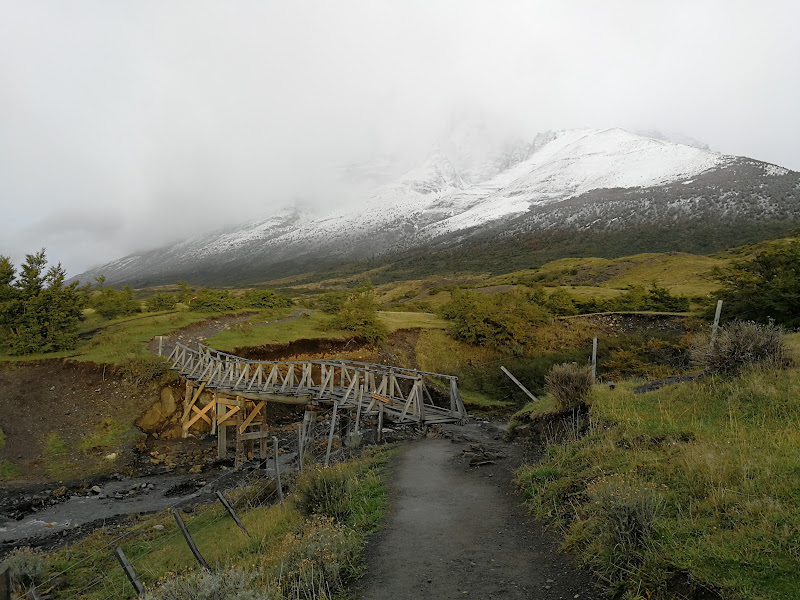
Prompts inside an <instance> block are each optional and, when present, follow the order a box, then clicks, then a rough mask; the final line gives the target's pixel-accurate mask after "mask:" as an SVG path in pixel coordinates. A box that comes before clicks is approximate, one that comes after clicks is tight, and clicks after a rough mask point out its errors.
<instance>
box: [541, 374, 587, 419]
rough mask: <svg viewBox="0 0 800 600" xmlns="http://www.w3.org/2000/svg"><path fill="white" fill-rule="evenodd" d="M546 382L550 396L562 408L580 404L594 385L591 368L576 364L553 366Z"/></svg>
mask: <svg viewBox="0 0 800 600" xmlns="http://www.w3.org/2000/svg"><path fill="white" fill-rule="evenodd" d="M545 381H546V382H547V387H548V389H549V391H550V395H552V396H553V397H554V398H555V399H556V401H557V402H558V403H559V405H560V406H561V407H562V408H568V407H570V406H574V405H576V404H578V403H579V402H580V401H581V400H582V399H583V398H585V397H586V395H587V394H588V393H589V391H590V390H591V389H592V385H593V384H594V381H593V379H592V372H591V370H590V369H589V367H580V366H578V365H576V364H574V363H562V364H560V365H553V367H552V368H551V369H550V372H549V373H548V374H547V377H545Z"/></svg>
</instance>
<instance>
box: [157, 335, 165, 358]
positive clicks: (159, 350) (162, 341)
mask: <svg viewBox="0 0 800 600" xmlns="http://www.w3.org/2000/svg"><path fill="white" fill-rule="evenodd" d="M163 347H164V336H163V335H160V336H158V355H159V356H161V349H162V348H163Z"/></svg>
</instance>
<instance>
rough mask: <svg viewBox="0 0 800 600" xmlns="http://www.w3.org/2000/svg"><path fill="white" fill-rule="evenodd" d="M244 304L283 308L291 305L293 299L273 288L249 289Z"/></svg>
mask: <svg viewBox="0 0 800 600" xmlns="http://www.w3.org/2000/svg"><path fill="white" fill-rule="evenodd" d="M244 304H245V306H252V307H253V308H283V307H286V306H291V305H292V301H291V300H290V299H289V298H287V297H286V296H281V295H280V294H276V293H275V292H273V291H272V290H247V291H246V292H245V293H244Z"/></svg>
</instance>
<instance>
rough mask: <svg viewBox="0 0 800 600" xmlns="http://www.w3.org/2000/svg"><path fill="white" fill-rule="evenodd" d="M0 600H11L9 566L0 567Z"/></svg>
mask: <svg viewBox="0 0 800 600" xmlns="http://www.w3.org/2000/svg"><path fill="white" fill-rule="evenodd" d="M0 600H11V567H9V566H8V565H6V566H5V567H0Z"/></svg>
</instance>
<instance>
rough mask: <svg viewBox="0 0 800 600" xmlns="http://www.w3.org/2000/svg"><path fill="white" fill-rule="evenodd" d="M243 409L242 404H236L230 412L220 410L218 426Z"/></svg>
mask: <svg viewBox="0 0 800 600" xmlns="http://www.w3.org/2000/svg"><path fill="white" fill-rule="evenodd" d="M241 410H242V407H241V406H234V407H233V410H231V411H230V412H220V413H219V416H218V417H217V426H219V425H222V424H223V423H224V422H225V421H227V420H228V419H230V418H231V417H232V416H234V415H235V414H236V413H238V412H239V411H241ZM220 430H222V427H220Z"/></svg>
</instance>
